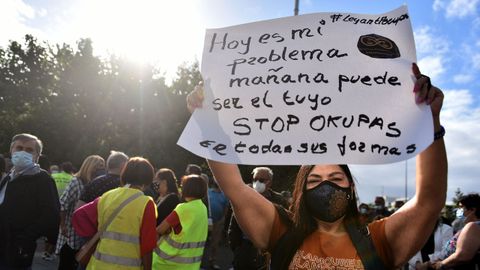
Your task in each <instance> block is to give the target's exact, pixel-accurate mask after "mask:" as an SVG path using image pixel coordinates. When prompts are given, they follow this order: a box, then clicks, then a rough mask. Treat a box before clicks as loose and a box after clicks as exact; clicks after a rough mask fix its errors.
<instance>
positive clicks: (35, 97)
mask: <svg viewBox="0 0 480 270" xmlns="http://www.w3.org/2000/svg"><path fill="white" fill-rule="evenodd" d="M93 51H94V49H93V43H92V41H91V40H90V39H81V40H79V41H78V42H77V46H76V47H75V48H72V47H71V46H70V45H67V44H61V45H60V44H56V45H50V44H48V43H46V42H39V41H38V40H37V39H36V38H35V37H33V36H31V35H26V36H25V39H24V41H22V42H17V41H11V42H10V44H9V45H8V46H7V47H6V48H1V47H0V123H1V128H0V153H5V154H7V155H8V152H9V145H10V140H11V138H12V136H13V135H15V134H17V133H20V132H28V133H32V134H35V135H37V136H38V137H39V138H40V139H41V140H42V141H43V142H44V144H45V148H44V154H45V155H46V156H47V157H48V158H49V160H50V161H51V163H57V164H58V163H60V162H63V161H66V160H69V161H72V162H73V163H74V164H76V165H77V166H79V165H80V164H81V162H82V161H83V159H84V158H85V157H86V156H88V155H91V154H99V155H101V156H103V157H106V156H108V153H109V151H110V150H119V151H124V152H125V153H127V154H128V155H130V156H136V155H139V156H144V157H146V158H148V159H149V160H150V161H152V163H153V164H154V165H155V166H156V167H157V168H159V167H169V168H172V169H174V170H175V171H176V172H177V174H179V175H181V174H183V170H184V169H185V165H186V164H187V163H198V164H202V165H203V167H206V164H205V162H204V160H203V159H201V158H199V157H197V156H194V155H193V154H191V153H189V152H188V151H186V150H184V149H183V148H181V147H179V146H177V144H176V142H177V140H178V138H179V136H180V134H181V132H182V130H183V128H184V127H185V125H186V122H187V121H188V118H189V116H190V114H189V113H188V111H187V109H186V106H185V96H186V95H187V94H188V93H189V92H190V91H192V90H193V88H194V86H195V85H197V84H198V83H199V82H200V80H201V75H200V72H199V64H198V62H197V61H195V62H193V63H192V64H187V63H185V64H183V65H181V66H180V67H178V71H177V76H176V78H175V79H174V80H173V82H172V83H171V85H167V84H166V80H165V77H164V75H163V74H162V73H161V71H160V70H159V69H158V68H156V67H153V66H148V65H140V64H136V63H133V62H130V61H128V60H127V59H124V58H120V57H117V56H114V55H112V56H110V57H109V58H107V59H101V58H99V57H98V56H95V55H94V54H93ZM252 168H253V167H251V166H250V167H242V172H243V173H244V175H246V177H245V178H246V179H249V178H250V177H249V174H250V172H251V169H252ZM292 168H293V167H278V168H277V169H276V172H280V173H279V175H282V176H281V177H280V176H278V179H279V180H280V178H283V179H284V180H287V179H288V180H291V179H292V178H293V174H294V171H293V170H292ZM277 174H278V173H277ZM289 182H290V181H278V182H275V184H276V185H277V186H282V189H285V188H288V187H289V185H290V184H289Z"/></svg>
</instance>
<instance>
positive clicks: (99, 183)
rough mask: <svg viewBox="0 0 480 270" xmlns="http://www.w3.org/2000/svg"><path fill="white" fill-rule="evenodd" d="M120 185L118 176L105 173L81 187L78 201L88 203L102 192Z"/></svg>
mask: <svg viewBox="0 0 480 270" xmlns="http://www.w3.org/2000/svg"><path fill="white" fill-rule="evenodd" d="M119 186H120V176H119V175H115V174H105V175H101V176H99V177H97V178H95V179H93V180H92V181H91V182H90V183H88V184H87V185H86V186H85V188H84V189H83V192H82V195H80V201H83V202H85V203H89V202H92V201H94V200H95V199H96V198H98V197H100V196H102V195H103V193H105V192H107V191H109V190H112V189H115V188H118V187H119Z"/></svg>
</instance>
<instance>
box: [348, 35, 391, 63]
mask: <svg viewBox="0 0 480 270" xmlns="http://www.w3.org/2000/svg"><path fill="white" fill-rule="evenodd" d="M357 48H358V50H359V51H360V52H361V53H363V54H365V55H366V56H370V57H372V58H398V57H400V50H399V49H398V47H397V45H396V44H395V42H393V40H391V39H389V38H387V37H384V36H380V35H377V34H369V35H363V36H360V38H359V39H358V43H357Z"/></svg>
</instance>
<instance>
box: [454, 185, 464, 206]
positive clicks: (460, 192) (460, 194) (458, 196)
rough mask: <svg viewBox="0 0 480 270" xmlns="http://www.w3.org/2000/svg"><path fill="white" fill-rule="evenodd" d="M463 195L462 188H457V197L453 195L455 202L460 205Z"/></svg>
mask: <svg viewBox="0 0 480 270" xmlns="http://www.w3.org/2000/svg"><path fill="white" fill-rule="evenodd" d="M462 197H463V192H462V191H461V190H460V188H457V190H455V197H453V204H454V205H458V203H459V202H460V200H461V199H462Z"/></svg>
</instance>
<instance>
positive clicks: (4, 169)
mask: <svg viewBox="0 0 480 270" xmlns="http://www.w3.org/2000/svg"><path fill="white" fill-rule="evenodd" d="M413 73H414V75H416V76H417V79H418V80H417V82H416V84H415V89H414V92H416V94H417V101H418V102H426V103H428V104H429V105H430V106H431V109H432V116H433V121H434V128H435V136H434V138H435V140H434V142H433V143H432V144H431V145H430V146H429V147H428V148H427V149H426V150H425V151H423V152H422V153H421V154H419V156H418V157H417V176H416V178H417V179H416V181H417V185H416V195H415V196H414V197H413V198H412V199H410V200H409V201H408V202H406V203H405V204H404V205H396V206H395V209H394V210H395V211H389V210H388V209H387V208H386V206H385V198H383V197H381V196H379V197H377V198H375V202H374V204H373V205H368V204H360V205H358V197H357V192H356V189H355V182H354V181H353V177H352V175H351V172H350V169H349V167H348V166H347V165H344V164H317V165H304V166H301V167H300V169H299V171H298V174H297V177H296V179H295V180H294V183H293V192H292V193H290V192H277V191H275V190H273V188H272V187H273V181H274V173H273V171H272V170H271V169H270V168H268V167H257V168H255V169H254V170H253V171H252V173H251V176H250V177H248V178H244V177H243V176H242V175H241V174H240V171H239V169H238V166H237V165H236V164H226V163H221V162H217V161H213V160H207V163H208V166H209V169H207V168H206V167H204V168H202V167H201V166H198V165H195V164H190V165H188V166H186V170H185V173H183V174H182V176H181V177H178V178H177V173H175V172H174V171H173V170H171V169H169V168H159V169H158V170H156V169H155V168H154V166H153V165H152V164H151V163H150V161H149V160H147V159H145V158H142V157H129V156H128V155H127V154H125V153H123V152H119V151H111V153H110V155H109V156H108V157H107V159H106V160H105V159H104V158H103V157H101V156H99V155H91V156H88V157H86V158H85V159H84V161H83V163H82V164H81V166H80V168H79V169H78V170H76V169H74V168H73V166H72V164H71V163H69V162H64V163H62V164H60V166H53V167H48V168H45V169H42V168H41V164H40V163H42V162H41V153H42V148H43V145H42V142H41V141H40V140H39V139H38V138H37V137H36V136H34V135H31V134H26V133H23V134H17V135H15V136H14V137H13V138H12V141H11V146H10V155H11V159H10V160H11V164H10V165H8V164H7V163H6V162H5V161H6V159H4V158H3V157H2V158H0V175H1V177H2V178H1V180H0V239H1V241H0V269H31V267H32V260H33V256H34V253H35V250H36V244H37V240H38V239H39V238H40V237H44V238H45V241H46V249H45V255H44V257H43V258H44V259H45V260H51V259H53V258H54V257H55V256H58V269H73V270H76V269H192V270H193V269H200V268H205V269H206V268H209V269H220V266H219V262H218V260H219V255H218V254H219V252H218V250H219V246H220V245H221V244H222V243H228V244H229V245H230V248H231V250H232V253H233V261H232V262H231V268H232V269H324V268H326V269H475V267H477V269H478V265H479V257H480V256H479V248H480V220H479V217H480V212H479V211H480V196H479V195H478V194H476V193H475V194H469V195H466V196H464V197H463V198H462V199H461V200H460V202H459V205H458V207H459V209H460V210H461V211H462V214H459V221H457V223H462V224H464V226H463V228H461V229H459V230H458V232H456V233H455V234H453V233H454V232H453V229H452V228H451V227H450V226H449V225H448V222H447V221H445V220H443V219H442V218H440V213H441V209H442V208H443V207H444V204H445V199H446V187H447V158H446V152H445V146H444V143H443V135H444V134H445V131H444V129H443V127H442V126H441V125H440V119H439V114H440V109H441V106H442V101H443V94H442V92H441V91H440V90H439V89H438V88H436V87H434V86H432V85H431V84H430V81H429V79H428V77H426V76H423V75H421V74H420V72H419V71H418V68H417V67H416V66H415V65H414V67H413ZM201 91H203V89H202V87H201V86H199V87H197V88H196V89H195V91H194V92H192V93H191V94H190V95H189V96H188V99H187V102H188V107H189V108H190V109H191V110H194V109H195V108H198V107H201V103H202V101H203V94H199V93H200V92H201ZM9 166H10V168H9ZM280 177H281V176H280ZM97 239H98V241H97V243H96V246H95V245H94V250H92V255H91V257H90V258H89V260H87V262H86V263H83V261H82V263H81V264H79V262H78V260H77V259H78V258H76V254H77V253H78V252H79V250H80V249H81V248H82V246H85V245H86V244H89V243H91V242H92V241H93V240H97ZM53 247H54V248H53ZM53 253H54V254H53Z"/></svg>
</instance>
